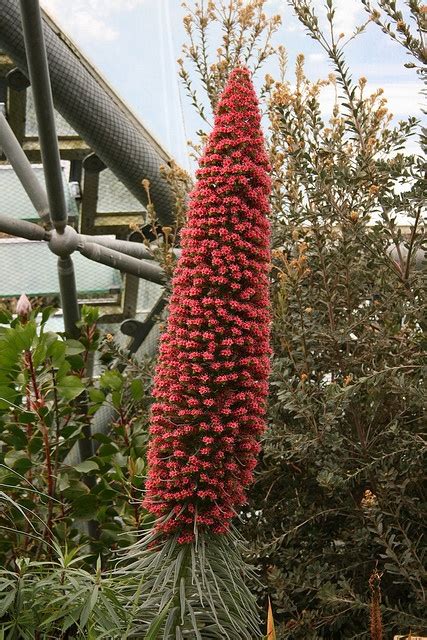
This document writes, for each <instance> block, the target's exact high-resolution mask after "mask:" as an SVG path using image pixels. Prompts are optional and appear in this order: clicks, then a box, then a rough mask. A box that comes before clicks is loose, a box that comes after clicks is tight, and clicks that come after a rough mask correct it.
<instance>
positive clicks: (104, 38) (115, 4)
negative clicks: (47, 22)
mask: <svg viewBox="0 0 427 640" xmlns="http://www.w3.org/2000/svg"><path fill="white" fill-rule="evenodd" d="M144 2H145V0H74V1H73V3H70V1H69V0H41V4H42V6H43V8H44V9H46V10H47V11H48V13H49V14H50V15H51V16H52V17H53V18H54V19H55V20H58V22H59V23H60V24H62V25H63V26H65V27H66V29H65V30H66V31H67V32H69V33H70V35H71V36H72V37H75V38H77V39H79V38H81V39H82V40H85V41H88V40H90V41H98V42H111V41H112V40H116V39H117V38H118V37H119V35H120V34H119V32H118V31H117V30H116V29H114V27H112V26H111V20H110V19H111V18H113V17H114V14H117V13H123V12H129V11H133V10H134V9H136V8H137V7H138V6H140V5H142V4H143V3H144Z"/></svg>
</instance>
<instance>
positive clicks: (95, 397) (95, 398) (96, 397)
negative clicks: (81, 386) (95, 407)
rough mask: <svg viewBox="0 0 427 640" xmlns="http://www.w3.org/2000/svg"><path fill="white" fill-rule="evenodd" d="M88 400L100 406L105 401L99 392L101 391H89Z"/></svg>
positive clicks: (102, 394)
mask: <svg viewBox="0 0 427 640" xmlns="http://www.w3.org/2000/svg"><path fill="white" fill-rule="evenodd" d="M89 398H90V400H91V402H96V404H102V403H103V402H104V400H105V394H104V393H103V392H102V391H101V389H95V388H93V389H89Z"/></svg>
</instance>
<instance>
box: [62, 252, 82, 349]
mask: <svg viewBox="0 0 427 640" xmlns="http://www.w3.org/2000/svg"><path fill="white" fill-rule="evenodd" d="M58 280H59V291H60V295H61V307H62V313H63V317H64V329H65V331H66V332H67V333H68V334H69V335H70V336H72V337H73V338H78V337H79V334H80V331H79V329H78V327H77V326H76V322H78V321H79V320H80V311H79V305H78V302H77V287H76V276H75V273H74V266H73V261H72V260H71V258H70V256H66V257H59V258H58Z"/></svg>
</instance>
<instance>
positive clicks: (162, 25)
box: [41, 0, 421, 168]
mask: <svg viewBox="0 0 427 640" xmlns="http://www.w3.org/2000/svg"><path fill="white" fill-rule="evenodd" d="M41 4H42V5H43V6H44V7H45V8H46V9H47V10H48V11H49V12H50V13H51V15H52V16H53V17H54V18H55V19H56V20H57V21H58V22H59V23H60V25H61V27H62V28H63V29H64V31H65V32H66V33H68V35H70V36H71V38H72V39H73V40H75V42H76V44H77V45H79V46H80V47H81V49H82V50H83V52H84V53H85V54H86V55H87V57H88V58H89V59H90V60H91V61H92V62H93V63H94V64H95V66H96V67H98V69H99V70H100V71H101V73H102V74H103V75H104V76H105V77H106V78H107V80H108V81H109V82H110V84H111V85H112V86H113V87H114V89H116V90H117V92H118V93H119V95H121V96H122V97H123V98H124V100H125V101H126V102H127V103H128V104H129V106H130V107H131V108H132V109H133V110H134V111H135V112H136V113H137V114H138V116H139V117H140V118H141V120H142V121H143V122H144V123H145V124H146V126H147V127H148V128H149V129H150V130H151V131H152V132H153V133H154V135H155V136H156V137H157V138H158V139H159V141H160V142H161V143H162V144H163V145H164V146H165V147H166V148H167V149H168V150H169V151H170V152H171V153H172V154H173V155H174V156H175V158H176V159H177V160H178V162H180V163H181V164H182V165H183V166H185V167H187V168H188V166H189V165H188V159H187V156H188V154H187V150H186V144H185V141H186V139H188V138H192V137H193V138H194V133H195V131H196V130H197V128H199V127H200V122H199V121H198V120H197V118H196V116H195V114H194V109H193V107H192V106H191V104H190V102H189V100H188V98H187V97H186V95H185V93H184V91H183V89H182V88H181V87H180V85H179V80H178V76H177V66H176V59H177V58H178V57H179V56H180V51H181V46H182V43H183V41H184V40H185V34H184V32H183V28H182V17H183V15H184V10H183V9H182V7H181V1H180V0H73V2H70V0H41ZM314 5H315V6H316V7H317V8H319V7H322V6H323V0H314ZM336 5H337V18H336V19H337V30H338V32H340V31H343V32H345V33H346V34H348V35H350V34H351V33H352V31H353V29H354V27H355V26H356V25H358V24H360V23H361V22H362V21H363V20H364V19H365V16H366V14H365V12H364V10H363V7H362V5H361V2H360V0H336ZM268 10H269V11H271V12H272V13H275V12H279V13H281V15H282V19H283V26H282V27H281V29H280V32H279V33H278V35H277V37H276V43H281V44H284V45H285V47H286V49H287V50H288V54H289V63H290V64H289V70H290V73H292V67H293V61H294V59H295V56H296V55H297V53H299V52H303V53H304V54H305V55H306V60H307V72H308V74H309V76H310V77H311V78H312V79H317V78H318V77H326V76H327V74H328V73H329V72H330V71H332V69H331V67H330V66H329V64H328V61H327V60H326V57H325V56H324V54H323V52H322V50H321V48H320V46H319V45H318V44H317V43H316V42H314V41H313V40H311V39H310V38H309V37H308V36H307V35H306V34H305V32H304V30H303V28H302V27H301V25H300V24H299V22H298V21H297V20H296V19H295V18H294V16H293V15H292V11H291V9H290V8H289V6H288V4H287V2H286V0H268ZM217 46H219V42H218V43H213V47H214V48H216V47H217ZM348 60H349V62H350V68H351V71H352V72H353V74H354V76H357V77H358V76H361V75H364V76H366V77H367V78H368V89H372V90H374V89H376V88H377V87H380V86H381V87H383V88H384V91H385V96H386V97H387V98H388V101H389V107H390V109H391V111H392V113H394V115H395V117H396V118H397V119H400V118H404V117H405V116H408V115H416V116H418V117H420V116H421V97H420V94H419V91H420V88H421V86H420V82H419V80H418V78H417V76H416V74H415V73H414V72H413V71H412V70H409V69H406V68H404V67H403V64H404V62H405V61H407V60H408V57H407V56H406V55H405V52H404V51H403V50H402V49H401V48H400V47H399V46H398V45H396V44H394V43H393V42H392V41H391V40H390V39H389V38H388V37H386V36H385V35H384V34H382V33H381V32H380V30H379V29H378V27H376V25H370V27H369V29H368V31H367V33H366V34H363V35H362V36H360V37H359V38H357V39H356V40H355V42H354V43H352V44H351V45H350V47H349V49H348ZM268 70H269V69H265V71H268ZM330 103H331V101H330V99H328V97H327V96H325V105H324V107H325V111H326V110H327V109H328V108H329V105H330Z"/></svg>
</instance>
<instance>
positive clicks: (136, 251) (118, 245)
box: [79, 233, 153, 260]
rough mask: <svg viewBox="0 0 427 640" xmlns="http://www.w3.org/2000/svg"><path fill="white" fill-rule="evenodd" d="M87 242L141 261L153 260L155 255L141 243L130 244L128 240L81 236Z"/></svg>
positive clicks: (82, 234)
mask: <svg viewBox="0 0 427 640" xmlns="http://www.w3.org/2000/svg"><path fill="white" fill-rule="evenodd" d="M79 237H80V238H83V240H84V241H85V242H92V243H95V244H99V245H101V246H102V247H107V248H108V249H115V250H116V251H120V253H125V254H126V255H127V256H132V257H134V258H139V259H140V260H153V254H152V253H151V251H149V250H148V249H147V247H145V246H144V245H143V244H141V243H140V242H130V241H128V240H116V239H115V238H106V237H105V236H88V235H85V234H84V233H81V234H79Z"/></svg>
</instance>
